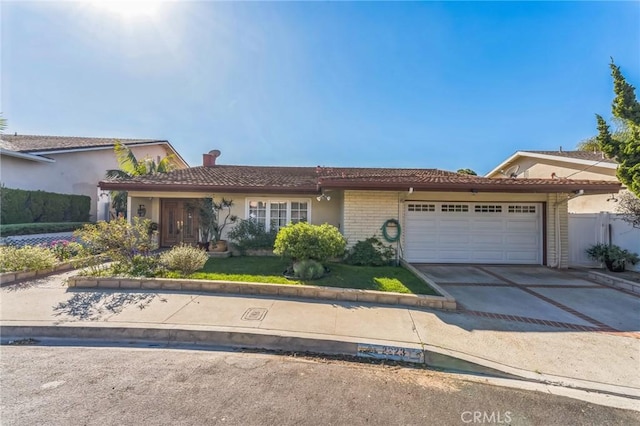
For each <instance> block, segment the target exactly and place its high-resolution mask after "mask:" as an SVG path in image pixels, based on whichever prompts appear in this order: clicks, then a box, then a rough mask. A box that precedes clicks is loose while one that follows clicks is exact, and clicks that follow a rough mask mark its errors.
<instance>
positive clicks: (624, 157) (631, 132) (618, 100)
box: [596, 60, 640, 195]
mask: <svg viewBox="0 0 640 426" xmlns="http://www.w3.org/2000/svg"><path fill="white" fill-rule="evenodd" d="M610 67H611V76H612V77H613V91H614V93H615V98H614V99H613V103H612V105H611V107H612V108H611V109H612V112H613V115H614V117H616V118H618V119H620V120H621V121H622V122H623V123H624V125H625V126H626V129H627V131H625V132H624V135H623V136H622V137H621V136H620V135H616V134H615V133H614V134H613V135H612V134H611V132H610V130H609V125H608V124H607V122H606V121H605V120H604V118H602V116H600V115H598V114H596V120H597V123H598V136H597V137H596V140H597V142H598V144H599V146H600V147H601V148H602V151H603V152H604V153H605V154H606V155H607V156H609V157H610V158H615V159H616V161H617V162H618V170H617V176H618V179H620V182H622V183H623V184H624V185H626V186H627V187H628V188H629V190H630V191H631V192H633V193H634V194H636V195H640V103H638V99H637V98H636V94H635V88H634V87H633V86H632V85H630V84H629V83H627V81H626V80H625V78H624V76H623V75H622V72H621V71H620V67H619V66H617V65H616V64H615V63H614V62H613V60H612V61H611V64H610Z"/></svg>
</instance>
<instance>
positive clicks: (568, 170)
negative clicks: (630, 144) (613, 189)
mask: <svg viewBox="0 0 640 426" xmlns="http://www.w3.org/2000/svg"><path fill="white" fill-rule="evenodd" d="M617 167H618V163H616V161H615V160H612V159H610V158H606V157H605V156H604V154H603V153H602V152H588V151H562V150H560V151H518V152H516V153H515V154H513V155H512V156H511V157H509V158H507V159H506V160H504V161H503V162H502V163H500V164H498V165H497V166H496V167H495V168H494V169H493V170H491V171H490V172H489V173H487V174H486V175H485V176H486V177H489V178H541V179H559V180H562V179H573V180H576V179H588V180H596V181H598V180H601V181H602V180H604V181H615V182H617V181H618V178H617V177H616V169H617ZM622 191H626V190H625V189H624V188H623V189H621V192H622ZM617 198H618V193H615V194H594V195H583V196H580V197H575V198H573V199H571V200H569V204H568V207H569V213H599V212H611V213H613V212H615V211H616V207H617V204H616V200H617Z"/></svg>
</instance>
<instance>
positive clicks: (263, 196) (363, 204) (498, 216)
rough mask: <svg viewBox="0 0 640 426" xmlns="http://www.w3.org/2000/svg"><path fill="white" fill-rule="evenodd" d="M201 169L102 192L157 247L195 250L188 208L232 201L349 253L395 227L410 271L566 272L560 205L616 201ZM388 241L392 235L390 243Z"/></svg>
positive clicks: (436, 177) (381, 179)
mask: <svg viewBox="0 0 640 426" xmlns="http://www.w3.org/2000/svg"><path fill="white" fill-rule="evenodd" d="M218 155H219V151H211V152H210V153H209V154H204V156H203V165H202V166H198V167H191V168H188V169H183V170H176V171H173V172H170V173H167V174H159V175H153V176H141V177H136V178H133V179H128V180H103V181H101V182H100V183H99V186H100V188H101V189H102V190H127V191H129V197H130V200H129V204H130V205H133V206H136V205H145V207H146V208H145V212H144V216H145V217H147V218H150V219H151V220H153V221H155V222H158V223H159V232H160V244H161V245H162V246H171V245H174V244H177V243H179V242H185V243H195V242H197V238H198V232H197V227H198V224H197V215H196V214H195V213H194V211H193V209H192V208H191V207H190V204H191V203H190V201H192V200H193V199H197V198H202V197H205V196H213V197H214V198H215V199H216V200H220V199H222V198H226V199H232V200H233V201H234V207H233V214H236V215H237V216H239V217H240V218H254V219H256V220H258V221H261V222H263V223H264V224H265V226H266V227H275V228H279V227H281V226H284V225H286V224H287V223H290V222H297V221H303V220H306V221H308V222H310V223H315V224H321V223H329V224H332V225H334V226H336V227H338V228H339V229H340V231H341V232H342V233H343V235H344V236H345V237H346V239H347V241H348V244H349V245H350V246H351V245H353V244H355V243H356V242H357V241H359V240H363V239H366V238H368V237H371V236H373V235H376V236H381V231H382V229H381V228H382V227H383V225H384V224H385V222H387V221H388V220H389V219H394V220H396V221H397V222H398V224H399V225H400V227H401V233H400V238H399V241H397V242H395V243H394V246H395V247H396V248H397V249H398V252H399V255H400V256H401V257H402V258H404V259H405V260H407V261H409V262H416V263H496V264H509V263H511V264H536V265H537V264H540V265H549V266H557V267H567V244H568V242H567V241H568V238H567V216H568V214H567V202H568V201H569V200H570V199H571V198H572V197H574V196H576V195H578V194H606V193H611V192H614V193H615V192H617V191H618V190H619V188H620V184H619V183H618V182H614V181H605V180H599V181H591V180H584V179H579V180H578V179H551V178H548V179H542V178H518V179H492V178H486V177H480V176H469V175H463V174H458V173H454V172H448V171H443V170H438V169H391V168H350V167H320V166H318V167H267V166H239V165H238V166H237V165H220V164H216V158H217V156H218ZM394 232H395V231H393V230H390V232H389V234H392V235H395V234H393V233H394Z"/></svg>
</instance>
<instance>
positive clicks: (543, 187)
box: [100, 165, 620, 193]
mask: <svg viewBox="0 0 640 426" xmlns="http://www.w3.org/2000/svg"><path fill="white" fill-rule="evenodd" d="M100 187H101V188H102V189H126V190H159V191H189V190H192V191H225V192H251V191H253V192H262V193H267V192H277V193H317V192H320V191H321V189H323V188H341V189H380V190H403V191H406V190H408V189H409V188H414V189H415V190H431V191H470V190H473V189H476V190H482V191H498V192H570V191H575V190H579V189H584V190H585V191H586V190H588V189H589V188H591V189H593V190H598V191H605V192H611V191H614V192H617V191H618V189H619V187H620V184H618V183H616V182H610V181H585V180H571V179H491V178H485V177H481V176H469V175H463V174H458V173H454V172H449V171H444V170H438V169H388V168H347V167H319V166H318V167H276V166H273V167H269V166H232V165H216V166H213V167H204V166H199V167H192V168H189V169H183V170H175V171H173V172H170V173H165V174H156V175H149V176H139V177H135V178H132V179H126V180H104V181H102V182H100Z"/></svg>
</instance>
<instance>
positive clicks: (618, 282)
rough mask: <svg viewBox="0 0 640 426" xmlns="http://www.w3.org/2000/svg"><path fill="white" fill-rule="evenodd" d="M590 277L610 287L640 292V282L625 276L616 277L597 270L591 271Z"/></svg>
mask: <svg viewBox="0 0 640 426" xmlns="http://www.w3.org/2000/svg"><path fill="white" fill-rule="evenodd" d="M589 278H591V279H592V280H594V281H596V282H598V283H600V284H604V285H606V286H609V287H614V288H619V289H622V290H627V291H630V292H632V293H636V294H640V283H636V282H633V281H629V280H625V279H624V278H619V277H614V276H611V275H609V274H605V273H602V272H597V271H589Z"/></svg>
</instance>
